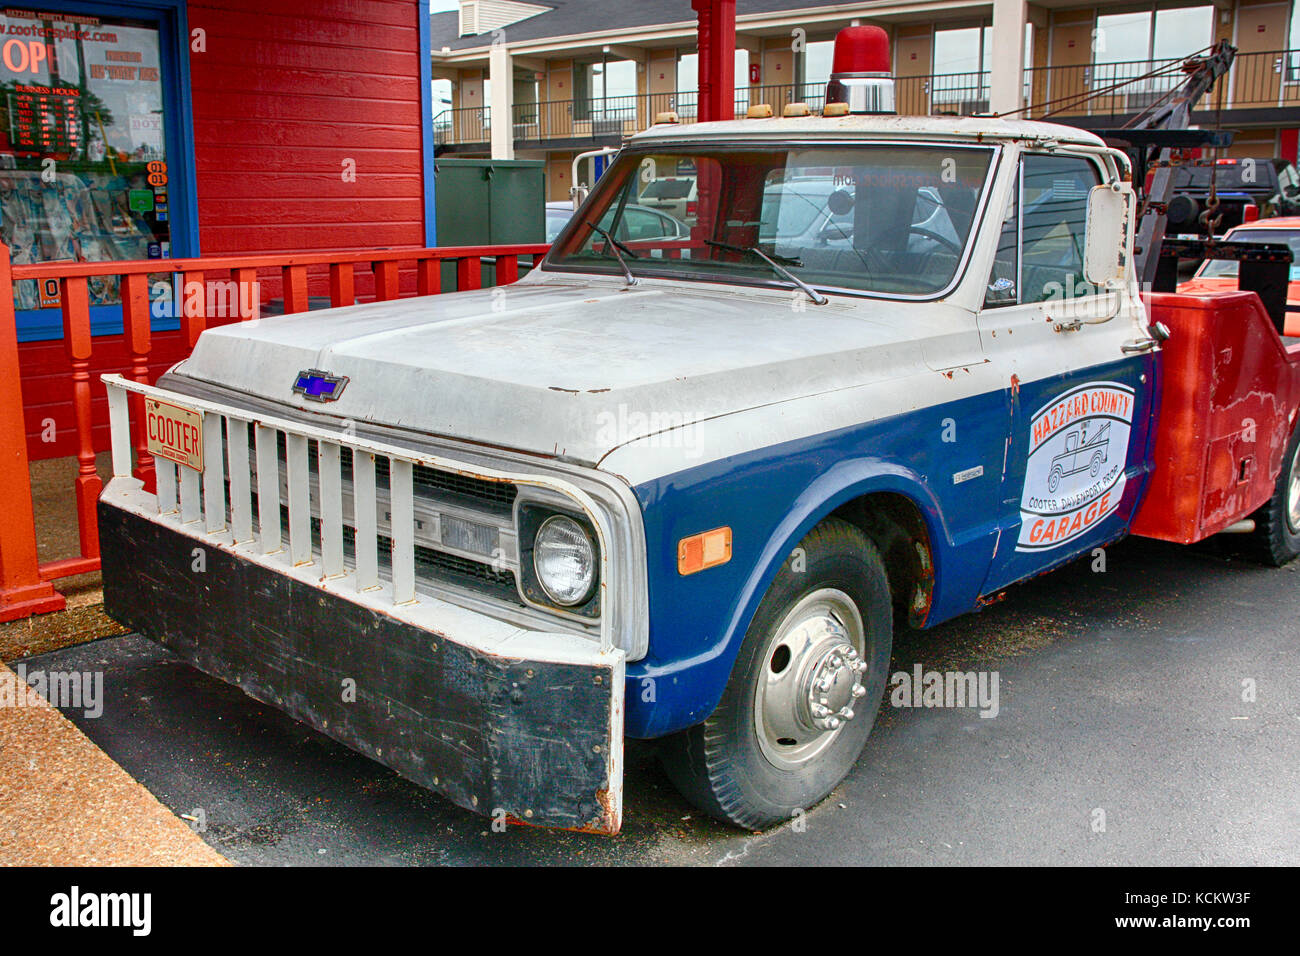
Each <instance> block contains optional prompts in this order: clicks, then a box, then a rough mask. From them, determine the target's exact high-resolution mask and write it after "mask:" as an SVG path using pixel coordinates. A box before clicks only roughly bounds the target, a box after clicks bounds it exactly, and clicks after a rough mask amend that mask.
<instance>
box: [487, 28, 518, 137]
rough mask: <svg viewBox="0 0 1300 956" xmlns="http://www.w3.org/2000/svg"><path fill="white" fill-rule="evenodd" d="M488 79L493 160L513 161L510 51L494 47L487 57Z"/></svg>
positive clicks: (513, 84)
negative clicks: (489, 82) (490, 96)
mask: <svg viewBox="0 0 1300 956" xmlns="http://www.w3.org/2000/svg"><path fill="white" fill-rule="evenodd" d="M488 77H489V78H490V79H491V81H492V101H491V102H490V103H488V106H489V107H490V108H491V110H492V114H491V118H492V158H493V159H514V158H515V120H514V114H515V109H514V105H515V68H514V64H513V57H511V56H510V49H509V47H507V46H506V45H505V44H504V43H493V44H492V46H491V52H490V53H489V55H488Z"/></svg>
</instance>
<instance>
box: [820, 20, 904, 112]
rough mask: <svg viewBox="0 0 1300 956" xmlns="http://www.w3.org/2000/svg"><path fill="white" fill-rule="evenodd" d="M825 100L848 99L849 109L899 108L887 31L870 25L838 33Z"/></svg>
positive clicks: (883, 110)
mask: <svg viewBox="0 0 1300 956" xmlns="http://www.w3.org/2000/svg"><path fill="white" fill-rule="evenodd" d="M826 103H827V105H828V106H829V105H830V104H832V103H845V104H847V105H848V111H849V112H850V113H859V114H873V113H874V114H880V113H897V112H898V110H897V109H896V108H895V106H894V74H893V73H892V72H891V66H890V60H889V34H888V33H886V32H885V31H884V30H882V29H881V28H880V27H870V26H867V27H845V28H844V29H843V30H841V31H840V32H839V33H837V34H836V35H835V55H834V57H833V58H832V60H831V79H830V82H829V83H827V84H826ZM832 115H835V114H832Z"/></svg>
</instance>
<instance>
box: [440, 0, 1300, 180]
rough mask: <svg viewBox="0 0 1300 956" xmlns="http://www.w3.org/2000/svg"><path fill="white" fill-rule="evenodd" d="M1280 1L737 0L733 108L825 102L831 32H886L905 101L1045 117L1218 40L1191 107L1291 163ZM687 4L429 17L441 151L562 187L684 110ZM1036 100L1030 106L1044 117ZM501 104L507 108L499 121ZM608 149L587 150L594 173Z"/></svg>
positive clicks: (688, 62)
mask: <svg viewBox="0 0 1300 956" xmlns="http://www.w3.org/2000/svg"><path fill="white" fill-rule="evenodd" d="M1295 6H1296V5H1295V3H1293V2H1290V0H1287V2H1278V0H1214V2H1207V0H1200V2H1196V0H1188V2H1182V0H1159V2H1154V3H1153V2H1150V0H1148V2H1146V3H1104V4H1096V3H1093V4H1084V3H1079V2H1077V0H1073V2H1072V0H1043V2H1032V3H1027V2H1023V0H992V2H990V0H985V2H963V0H932V2H917V3H899V2H889V0H877V2H865V3H810V2H806V0H805V2H800V0H735V8H736V59H735V66H734V77H735V113H736V116H737V117H743V116H744V114H745V110H746V109H747V108H748V106H749V105H750V104H751V103H768V104H770V105H771V106H772V107H773V110H774V111H775V113H776V115H778V116H779V115H780V114H781V111H782V109H783V108H784V106H785V105H786V104H787V103H791V102H803V103H807V104H808V106H809V107H810V108H812V109H814V110H815V109H818V108H820V107H821V105H822V101H823V97H824V92H825V86H826V81H827V79H828V78H829V75H830V66H831V47H832V42H833V39H834V36H835V33H836V32H837V31H838V30H839V29H841V28H842V27H845V26H849V25H851V24H859V23H861V24H868V23H869V24H874V25H876V26H880V27H883V28H884V29H885V30H886V31H887V32H888V33H889V36H890V42H891V45H892V52H893V63H894V72H895V74H896V76H897V92H896V96H897V101H898V110H899V112H900V113H912V114H928V113H956V114H971V113H979V112H987V111H989V110H993V111H997V112H1006V111H1009V110H1016V109H1020V108H1021V107H1022V106H1024V105H1025V104H1026V103H1035V104H1038V103H1046V102H1048V101H1053V102H1062V101H1064V106H1065V108H1063V109H1062V110H1060V111H1059V112H1056V113H1054V115H1053V116H1052V119H1053V120H1054V121H1056V122H1065V123H1070V124H1074V125H1080V126H1107V127H1113V126H1118V125H1121V124H1122V123H1123V122H1124V121H1125V120H1126V119H1127V118H1129V117H1130V116H1132V115H1133V113H1134V112H1135V111H1136V110H1140V109H1142V108H1144V107H1145V106H1147V105H1148V104H1150V103H1151V102H1152V101H1154V100H1155V99H1157V98H1159V97H1160V96H1161V95H1162V94H1164V93H1165V92H1167V91H1168V90H1169V89H1170V88H1171V87H1172V86H1173V85H1175V84H1177V82H1178V81H1179V79H1180V78H1181V77H1180V76H1179V75H1177V74H1176V73H1172V74H1171V73H1169V72H1166V74H1164V75H1162V76H1159V77H1156V78H1153V79H1149V80H1144V81H1142V82H1139V83H1134V84H1130V85H1127V86H1125V87H1124V88H1123V89H1122V90H1119V91H1117V93H1116V95H1114V96H1111V97H1100V98H1097V99H1094V100H1090V101H1088V102H1087V103H1083V104H1080V105H1071V104H1069V102H1068V101H1069V99H1070V97H1071V96H1078V95H1080V94H1083V93H1085V92H1090V91H1094V90H1097V89H1101V88H1103V87H1108V86H1111V85H1113V84H1115V83H1117V82H1119V81H1122V80H1129V79H1134V78H1137V77H1141V76H1143V75H1145V74H1147V73H1150V72H1152V71H1154V70H1156V69H1158V68H1159V67H1161V66H1164V65H1167V64H1170V63H1172V62H1176V61H1178V60H1180V59H1182V58H1184V57H1186V56H1188V55H1190V54H1193V53H1195V52H1197V51H1199V50H1201V49H1203V48H1205V47H1207V46H1209V45H1210V44H1211V43H1213V42H1215V41H1217V40H1221V39H1227V40H1230V41H1231V42H1232V43H1233V44H1234V45H1235V46H1236V47H1237V49H1238V55H1237V60H1236V63H1235V65H1234V66H1233V69H1232V75H1231V76H1230V77H1229V81H1228V83H1227V84H1226V85H1225V87H1224V98H1223V100H1222V102H1219V101H1217V100H1210V101H1206V102H1203V103H1202V107H1203V109H1201V110H1199V111H1198V112H1197V113H1196V114H1195V116H1194V120H1195V121H1196V122H1197V123H1198V124H1199V125H1203V126H1206V125H1215V124H1221V125H1222V126H1223V127H1225V128H1230V129H1233V130H1236V131H1237V136H1236V140H1235V145H1234V146H1233V147H1232V149H1231V151H1230V152H1229V153H1228V155H1229V156H1232V155H1236V156H1241V157H1245V156H1253V157H1256V158H1258V157H1284V158H1287V159H1289V160H1291V161H1293V162H1294V161H1295V159H1296V145H1297V129H1300V17H1298V16H1297V14H1296V10H1295ZM696 33H697V26H696V15H695V12H694V10H693V9H692V4H691V2H690V0H654V2H646V0H535V2H533V0H530V2H519V0H461V3H460V6H459V9H458V10H452V11H449V12H444V13H435V14H434V16H433V31H432V42H431V46H432V49H433V76H434V84H433V86H434V102H435V107H434V109H435V116H434V143H435V147H434V148H435V153H436V155H438V156H444V155H446V156H457V155H458V156H491V157H494V158H498V159H506V158H518V159H544V160H545V161H546V163H547V192H548V199H550V200H552V201H559V200H562V199H567V198H568V196H569V189H570V187H571V186H572V185H573V184H572V183H571V182H570V179H571V176H572V173H571V164H572V161H573V159H574V157H575V156H576V155H577V154H579V153H580V152H584V151H587V150H592V149H597V148H600V147H602V146H617V145H618V144H619V142H620V141H621V140H622V139H623V138H624V137H625V136H627V135H629V134H631V133H633V132H635V131H637V130H639V129H643V128H644V127H645V126H646V125H647V124H649V123H650V122H652V121H653V120H654V117H655V116H656V115H657V114H658V113H661V112H665V111H669V110H671V111H673V112H676V113H677V115H678V117H679V120H680V121H681V122H683V123H689V122H691V121H692V120H693V119H694V118H695V116H696V114H697V104H698V93H697V85H696V75H697V64H696ZM1045 112H1046V111H1045V110H1042V109H1036V110H1030V111H1028V113H1027V114H1026V115H1028V116H1029V117H1030V118H1041V117H1042V116H1043V115H1044V114H1045ZM503 117H504V118H507V119H506V120H505V121H504V122H502V121H501V120H500V119H499V118H503ZM603 162H605V160H603V158H592V159H587V160H583V162H582V165H581V167H580V170H579V177H580V179H581V180H582V181H583V182H586V183H588V184H589V183H590V182H591V181H592V179H593V177H594V176H595V175H596V174H598V172H599V170H600V168H602V165H601V164H603Z"/></svg>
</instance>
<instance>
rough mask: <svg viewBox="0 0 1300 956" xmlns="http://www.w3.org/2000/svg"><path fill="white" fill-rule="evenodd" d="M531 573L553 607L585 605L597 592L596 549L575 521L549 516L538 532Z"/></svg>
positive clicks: (562, 516) (561, 516) (565, 517)
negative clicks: (533, 573)
mask: <svg viewBox="0 0 1300 956" xmlns="http://www.w3.org/2000/svg"><path fill="white" fill-rule="evenodd" d="M533 570H534V571H536V573H537V581H538V583H539V584H541V586H542V590H544V591H545V592H546V594H547V596H548V597H549V598H550V599H551V600H552V601H554V602H555V603H556V604H560V605H563V606H564V607H573V606H574V605H577V604H584V603H586V602H587V601H588V600H590V599H591V595H592V592H593V591H595V589H596V573H597V572H596V546H595V545H594V544H593V543H592V541H591V537H590V536H589V535H588V534H587V532H586V531H584V530H583V528H582V525H580V524H578V522H576V521H574V520H573V519H572V518H570V517H567V516H565V515H552V516H551V517H549V518H547V519H546V520H545V521H544V522H542V526H541V527H540V528H538V529H537V537H536V539H534V541H533Z"/></svg>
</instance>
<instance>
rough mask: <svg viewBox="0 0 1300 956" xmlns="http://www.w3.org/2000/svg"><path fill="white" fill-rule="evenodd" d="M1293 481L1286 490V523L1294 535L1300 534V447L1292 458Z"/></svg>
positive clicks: (1291, 472) (1291, 473) (1291, 475)
mask: <svg viewBox="0 0 1300 956" xmlns="http://www.w3.org/2000/svg"><path fill="white" fill-rule="evenodd" d="M1290 477H1291V481H1290V483H1289V484H1288V485H1287V489H1286V523H1287V524H1288V525H1290V526H1291V533H1292V534H1300V446H1297V447H1296V450H1295V455H1293V456H1292V458H1291V471H1290Z"/></svg>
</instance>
